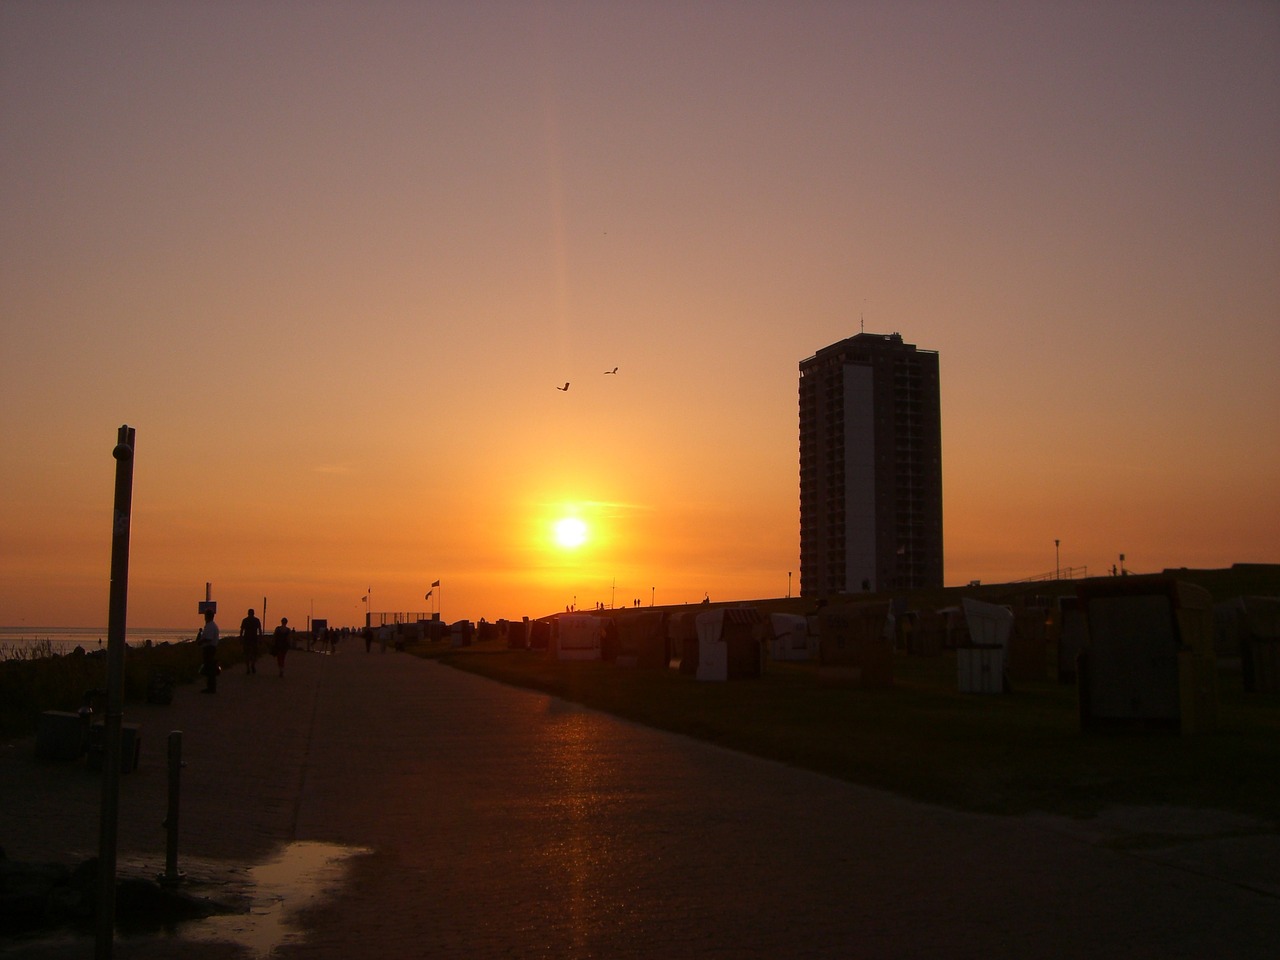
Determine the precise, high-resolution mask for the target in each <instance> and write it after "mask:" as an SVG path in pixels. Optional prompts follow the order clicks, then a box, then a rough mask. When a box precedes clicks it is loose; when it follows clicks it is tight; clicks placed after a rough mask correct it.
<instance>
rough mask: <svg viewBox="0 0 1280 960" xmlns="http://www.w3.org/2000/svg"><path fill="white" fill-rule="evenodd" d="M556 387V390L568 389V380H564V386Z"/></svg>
mask: <svg viewBox="0 0 1280 960" xmlns="http://www.w3.org/2000/svg"><path fill="white" fill-rule="evenodd" d="M556 389H557V390H568V389H569V381H568V380H566V381H565V382H564V386H563V387H556Z"/></svg>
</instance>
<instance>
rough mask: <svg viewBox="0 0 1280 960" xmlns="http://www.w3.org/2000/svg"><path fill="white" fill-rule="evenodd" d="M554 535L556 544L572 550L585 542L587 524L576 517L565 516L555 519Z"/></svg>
mask: <svg viewBox="0 0 1280 960" xmlns="http://www.w3.org/2000/svg"><path fill="white" fill-rule="evenodd" d="M555 537H556V543H557V544H559V545H560V546H562V547H564V548H565V549H566V550H572V549H573V548H574V547H580V546H582V545H583V544H584V543H586V542H587V525H586V523H585V522H584V521H582V520H580V519H578V518H577V517H565V518H564V519H563V520H557V521H556V525H555Z"/></svg>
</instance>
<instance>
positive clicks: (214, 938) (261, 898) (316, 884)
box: [176, 841, 370, 958]
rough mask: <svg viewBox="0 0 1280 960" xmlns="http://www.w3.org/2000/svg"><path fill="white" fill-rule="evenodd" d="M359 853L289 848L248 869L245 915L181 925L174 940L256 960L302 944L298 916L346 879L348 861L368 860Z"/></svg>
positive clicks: (316, 846) (322, 846) (323, 846)
mask: <svg viewBox="0 0 1280 960" xmlns="http://www.w3.org/2000/svg"><path fill="white" fill-rule="evenodd" d="M369 852H370V851H369V850H368V849H365V848H363V847H342V846H338V845H337V844H332V843H318V842H314V841H300V842H298V843H291V844H289V846H287V847H285V848H284V850H283V851H281V853H280V854H279V856H277V857H276V858H275V859H273V860H270V861H268V862H266V863H262V864H259V865H257V866H253V867H249V868H248V871H247V873H248V889H247V890H246V894H247V896H248V897H249V900H250V907H249V912H248V913H236V914H225V915H221V916H214V917H209V918H208V919H206V920H198V921H193V922H191V923H186V924H183V925H181V926H180V927H179V928H178V930H177V931H176V935H177V938H179V939H182V940H186V941H188V942H197V943H211V942H216V943H233V944H236V945H237V946H241V947H244V948H246V949H247V950H249V951H251V952H252V953H253V954H254V955H255V956H257V957H260V958H262V957H269V956H270V955H271V953H272V952H273V951H274V950H275V949H276V948H277V947H279V946H282V945H284V944H286V943H301V942H302V941H303V940H304V939H305V931H303V930H302V929H300V928H299V927H298V926H297V925H296V923H297V916H298V914H299V913H300V912H301V911H303V910H305V909H307V908H308V907H312V906H314V905H315V904H317V903H319V902H320V901H322V900H323V899H324V898H325V896H326V894H328V893H329V892H330V891H332V890H333V888H334V887H336V886H337V885H339V884H340V883H341V882H342V880H343V878H344V876H345V875H346V869H347V861H348V860H350V859H351V858H352V857H356V856H360V855H361V854H367V853H369Z"/></svg>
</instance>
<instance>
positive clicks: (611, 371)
mask: <svg viewBox="0 0 1280 960" xmlns="http://www.w3.org/2000/svg"><path fill="white" fill-rule="evenodd" d="M617 372H618V368H617V367H614V368H613V369H612V370H606V371H605V372H604V375H605V376H606V377H607V376H608V375H609V374H611V373H617Z"/></svg>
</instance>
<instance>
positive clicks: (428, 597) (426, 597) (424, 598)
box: [422, 590, 434, 600]
mask: <svg viewBox="0 0 1280 960" xmlns="http://www.w3.org/2000/svg"><path fill="white" fill-rule="evenodd" d="M433 592H434V591H431V590H428V591H427V595H426V596H425V597H423V598H422V599H423V600H430V599H431V594H432V593H433Z"/></svg>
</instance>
